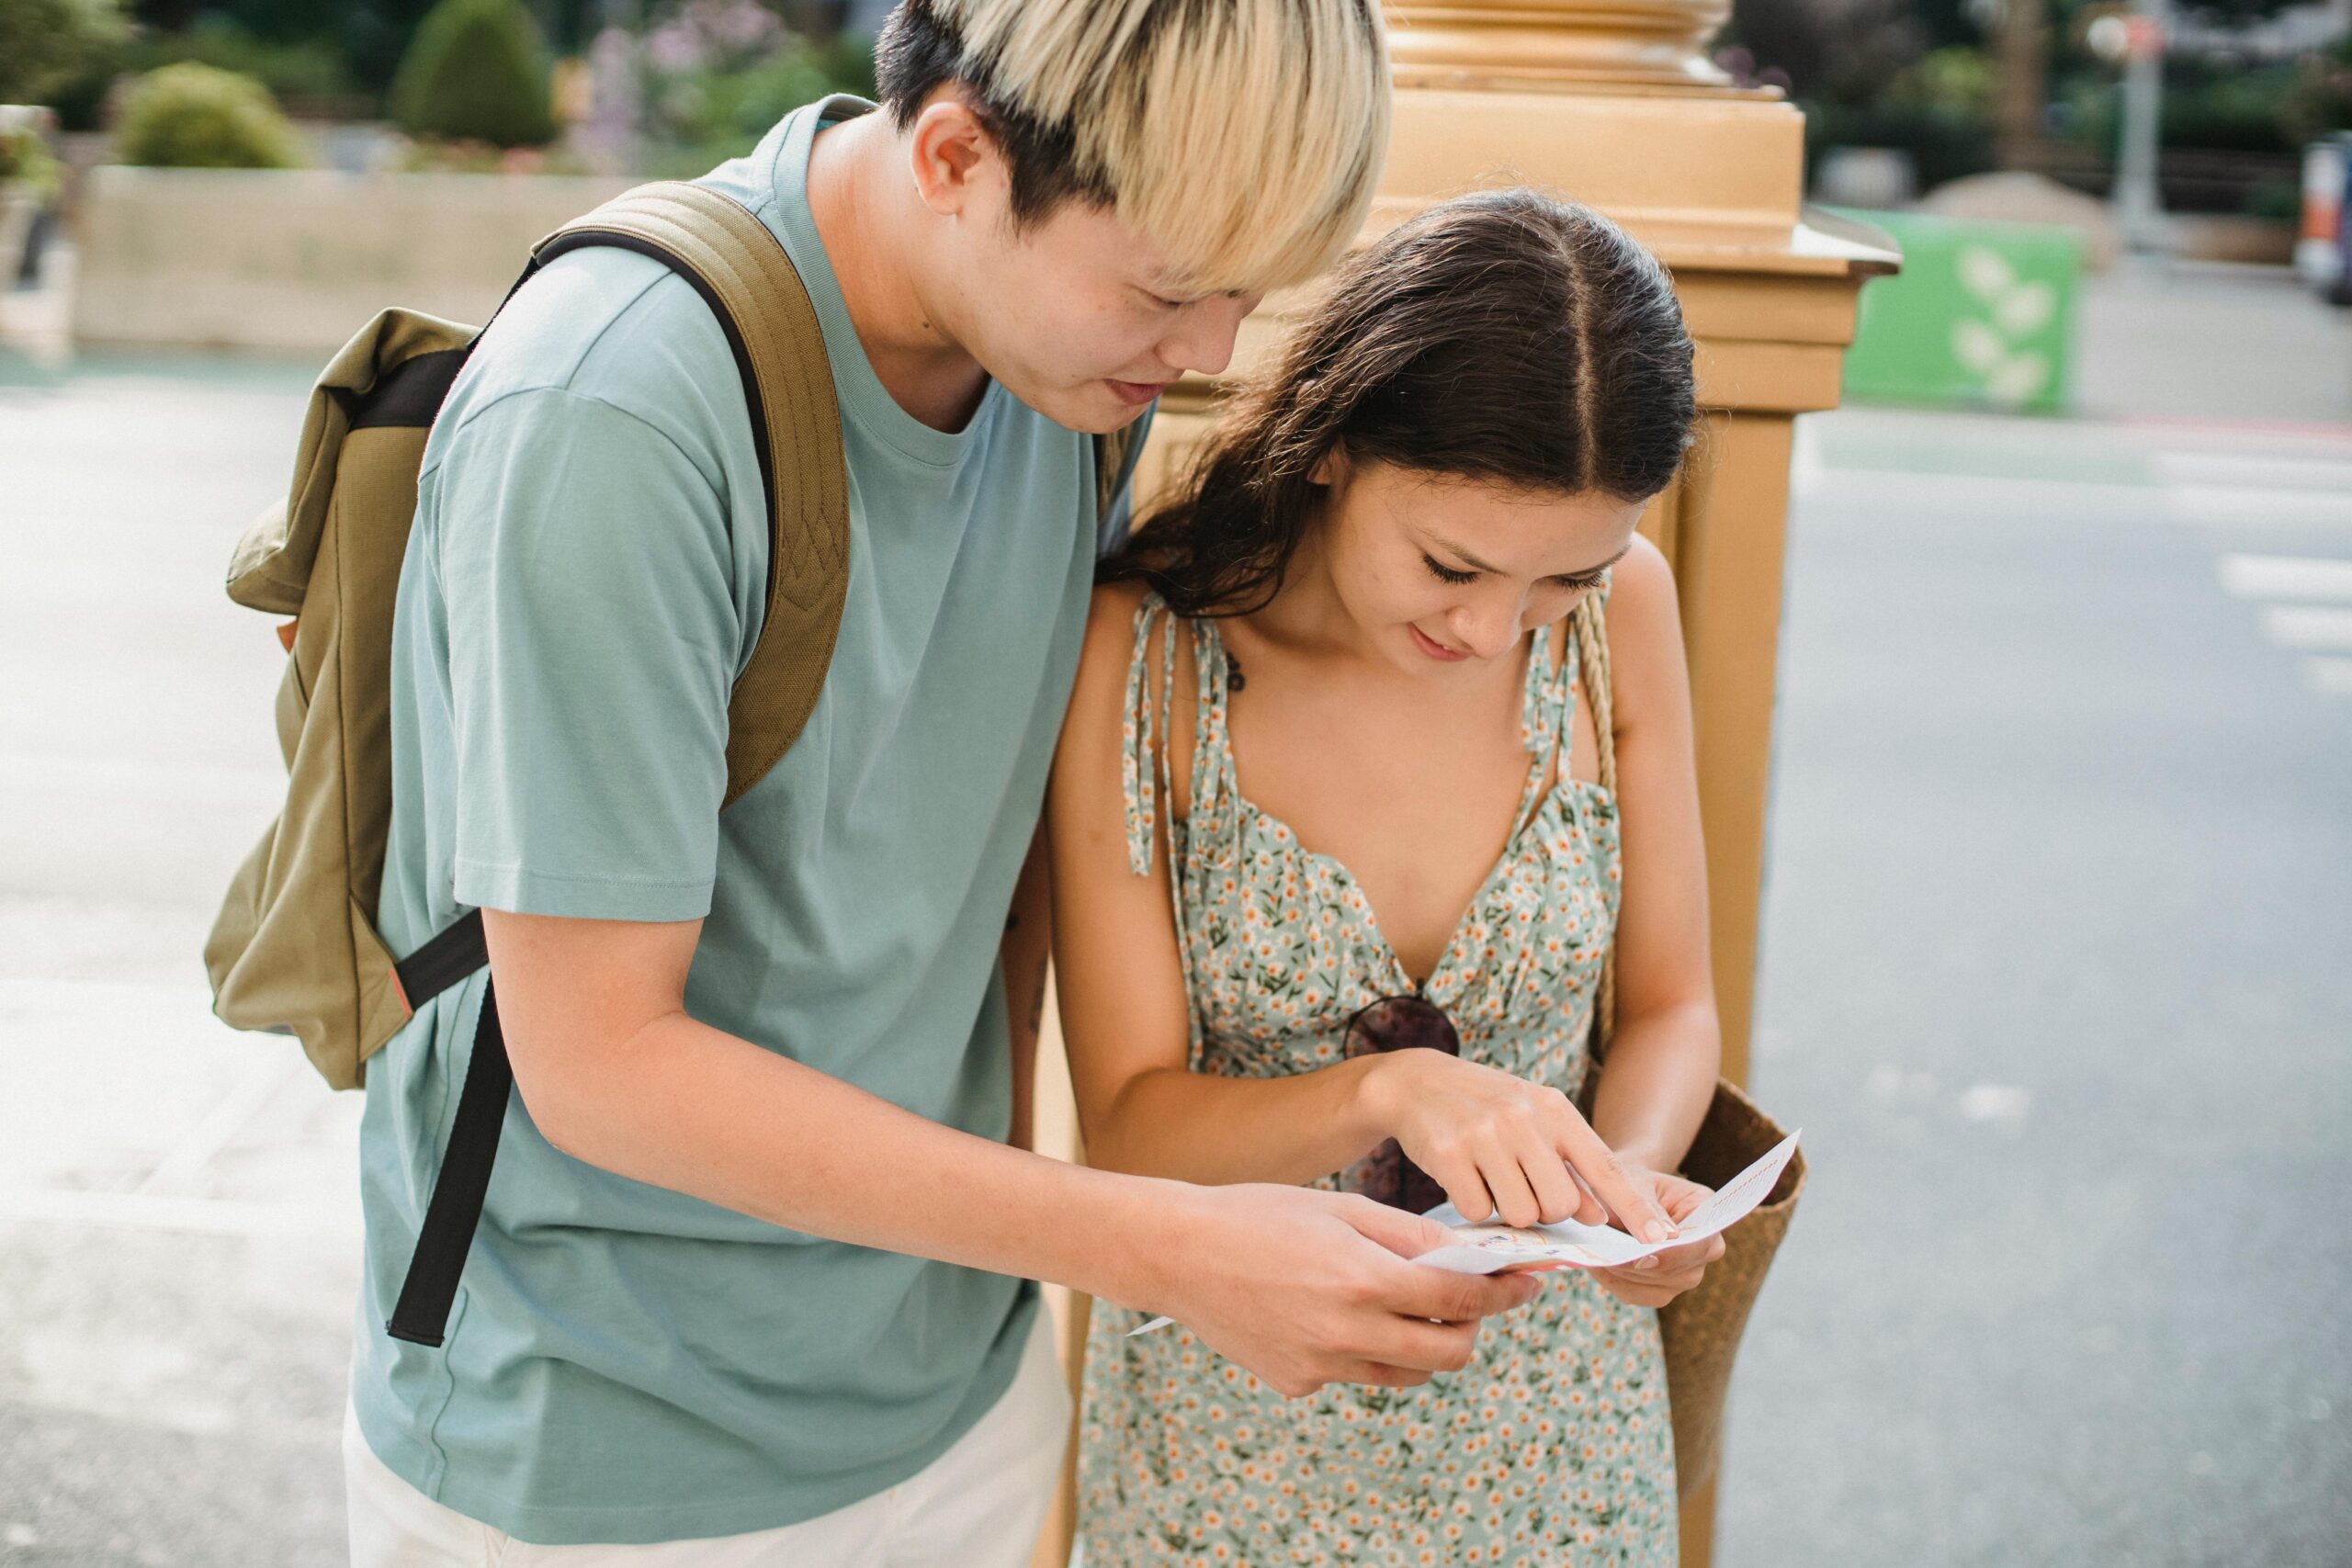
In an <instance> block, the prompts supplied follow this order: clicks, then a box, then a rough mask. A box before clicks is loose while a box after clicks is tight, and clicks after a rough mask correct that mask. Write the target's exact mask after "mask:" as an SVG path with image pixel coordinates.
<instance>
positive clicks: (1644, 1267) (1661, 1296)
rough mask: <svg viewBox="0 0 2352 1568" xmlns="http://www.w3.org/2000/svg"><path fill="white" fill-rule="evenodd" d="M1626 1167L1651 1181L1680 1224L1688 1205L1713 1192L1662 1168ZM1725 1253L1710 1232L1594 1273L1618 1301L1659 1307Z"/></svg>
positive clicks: (1660, 1200) (1686, 1215)
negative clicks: (1624, 1264)
mask: <svg viewBox="0 0 2352 1568" xmlns="http://www.w3.org/2000/svg"><path fill="white" fill-rule="evenodd" d="M1626 1168H1627V1169H1628V1171H1630V1172H1632V1173H1633V1174H1634V1175H1635V1176H1637V1177H1638V1178H1639V1179H1642V1180H1643V1181H1645V1182H1646V1183H1647V1184H1649V1186H1650V1189H1651V1190H1652V1191H1653V1192H1655V1193H1656V1194H1657V1202H1658V1206H1659V1207H1660V1208H1662V1209H1664V1210H1665V1211H1666V1212H1667V1213H1668V1214H1669V1215H1670V1216H1672V1218H1673V1220H1674V1222H1675V1224H1681V1223H1682V1222H1683V1221H1684V1220H1686V1219H1688V1218H1690V1216H1691V1210H1693V1209H1696V1208H1697V1207H1698V1206H1699V1205H1700V1204H1702V1203H1703V1202H1705V1201H1707V1200H1708V1199H1709V1198H1710V1197H1712V1196H1713V1193H1711V1192H1709V1191H1708V1190H1707V1189H1705V1188H1704V1187H1702V1186H1700V1185H1699V1184H1698V1183H1697V1182H1695V1181H1685V1180H1684V1179H1682V1178H1680V1177H1679V1176H1671V1175H1668V1173H1667V1172H1665V1171H1662V1170H1651V1169H1648V1168H1645V1167H1642V1166H1636V1165H1632V1164H1630V1163H1629V1164H1628V1165H1627V1167H1626ZM1723 1255H1724V1238H1723V1237H1722V1236H1720V1235H1711V1236H1709V1237H1707V1238H1706V1239H1705V1240H1704V1241H1694V1242H1692V1243H1691V1244H1690V1245H1689V1246H1687V1247H1668V1248H1667V1249H1666V1250H1665V1251H1664V1252H1654V1253H1652V1254H1651V1255H1650V1256H1649V1257H1647V1258H1640V1259H1637V1260H1636V1261H1634V1262H1633V1263H1630V1264H1627V1265H1626V1266H1625V1267H1624V1268H1623V1269H1594V1270H1592V1277H1593V1280H1594V1281H1595V1282H1596V1283H1598V1284H1599V1285H1600V1288H1601V1289H1602V1290H1604V1291H1607V1292H1609V1293H1610V1294H1611V1295H1612V1296H1615V1297H1616V1298H1617V1299H1618V1300H1619V1301H1621V1302H1624V1303H1629V1304H1631V1305H1633V1306H1644V1307H1662V1306H1664V1305H1665V1304H1666V1303H1668V1302H1670V1301H1672V1300H1673V1299H1674V1298H1675V1297H1677V1296H1679V1295H1680V1294H1681V1293H1682V1292H1685V1291H1687V1290H1690V1289H1691V1287H1693V1286H1694V1285H1696V1284H1698V1282H1699V1280H1700V1278H1701V1277H1702V1275H1704V1274H1705V1273H1706V1271H1707V1265H1708V1264H1710V1263H1713V1261H1714V1260H1715V1259H1716V1258H1721V1257H1722V1256H1723Z"/></svg>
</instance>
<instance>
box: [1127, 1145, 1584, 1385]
mask: <svg viewBox="0 0 2352 1568" xmlns="http://www.w3.org/2000/svg"><path fill="white" fill-rule="evenodd" d="M1171 1190H1172V1191H1175V1192H1179V1193H1182V1194H1183V1195H1184V1196H1183V1198H1182V1200H1180V1201H1179V1202H1178V1203H1177V1204H1176V1205H1175V1206H1174V1209H1173V1211H1172V1212H1171V1213H1170V1214H1169V1215H1168V1218H1169V1221H1170V1228H1169V1230H1168V1232H1167V1233H1166V1234H1165V1235H1159V1236H1154V1237H1152V1238H1150V1243H1149V1245H1151V1246H1152V1247H1153V1250H1154V1252H1155V1254H1156V1255H1157V1257H1156V1261H1157V1267H1158V1272H1159V1276H1160V1278H1159V1281H1158V1282H1157V1283H1156V1284H1155V1285H1154V1286H1153V1287H1152V1289H1151V1294H1150V1297H1149V1299H1148V1301H1147V1302H1146V1303H1143V1304H1145V1305H1148V1306H1149V1307H1150V1308H1152V1309H1153V1310H1156V1311H1161V1312H1165V1313H1166V1314H1168V1315H1170V1317H1173V1318H1175V1319H1176V1320H1177V1321H1178V1322H1180V1323H1182V1324H1183V1325H1184V1326H1185V1327H1187V1328H1189V1329H1191V1330H1192V1331H1193V1333H1194V1334H1196V1335H1198V1336H1200V1337H1201V1338H1202V1339H1203V1340H1204V1341H1206V1342H1207V1343H1208V1345H1209V1346H1210V1347H1211V1348H1214V1349H1216V1350H1217V1351H1219V1352H1220V1353H1222V1354H1224V1355H1226V1356H1228V1357H1230V1358H1231V1359H1234V1360H1235V1361H1238V1362H1239V1363H1240V1364H1241V1365H1242V1366H1244V1367H1247V1368H1249V1369H1250V1371H1253V1372H1255V1373H1257V1374H1258V1376H1259V1377H1260V1378H1261V1379H1263V1380H1264V1381H1265V1382H1266V1383H1267V1384H1268V1385H1269V1386H1271V1387H1272V1388H1273V1389H1275V1390H1276V1391H1277V1392H1279V1393H1284V1394H1288V1395H1290V1396H1292V1397H1294V1398H1295V1397H1298V1396H1300V1395H1304V1394H1309V1393H1314V1392H1315V1391H1316V1390H1317V1389H1319V1388H1321V1387H1322V1386H1323V1385H1325V1384H1326V1383H1334V1382H1354V1383H1372V1384H1377V1385H1380V1386H1383V1387H1387V1388H1410V1387H1413V1386H1415V1385H1417V1384H1419V1383H1424V1382H1428V1381H1429V1380H1430V1375H1431V1374H1432V1373H1436V1372H1450V1371H1460V1370H1461V1369H1462V1368H1463V1367H1464V1366H1465V1365H1467V1364H1468V1362H1469V1360H1470V1353H1471V1349H1472V1347H1473V1346H1474V1345H1475V1344H1476V1341H1477V1337H1478V1324H1479V1320H1480V1319H1482V1318H1487V1317H1491V1316H1493V1315H1494V1314H1497V1313H1502V1312H1510V1311H1512V1310H1514V1309H1515V1308H1518V1307H1521V1306H1524V1305H1526V1304H1527V1303H1529V1302H1531V1301H1532V1300H1534V1298H1535V1296H1536V1294H1537V1293H1538V1292H1539V1291H1540V1289H1541V1285H1540V1283H1539V1281H1537V1280H1532V1279H1529V1278H1526V1277H1523V1276H1509V1275H1491V1276H1484V1277H1481V1276H1478V1275H1470V1274H1450V1273H1446V1272H1444V1271H1443V1270H1441V1269H1425V1268H1422V1267H1420V1266H1419V1265H1418V1264H1414V1263H1410V1262H1408V1261H1407V1259H1408V1258H1413V1257H1415V1256H1417V1255H1419V1254H1420V1253H1423V1252H1426V1251H1429V1250H1430V1248H1432V1247H1439V1246H1442V1245H1443V1244H1444V1242H1445V1240H1446V1235H1445V1232H1444V1230H1443V1228H1442V1227H1441V1226H1439V1225H1436V1224H1431V1223H1430V1222H1429V1221H1427V1220H1424V1219H1421V1218H1420V1217H1419V1216H1418V1215H1414V1214H1408V1213H1404V1212H1402V1211H1401V1210H1397V1209H1391V1208H1388V1207H1386V1206H1385V1205H1383V1204H1379V1203H1375V1202H1373V1201H1371V1200H1370V1199H1367V1198H1356V1197H1350V1196H1346V1195H1342V1194H1338V1193H1330V1192H1318V1191H1315V1190H1309V1189H1306V1188H1297V1187H1273V1186H1255V1185H1252V1186H1234V1187H1208V1188H1182V1187H1178V1188H1171Z"/></svg>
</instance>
